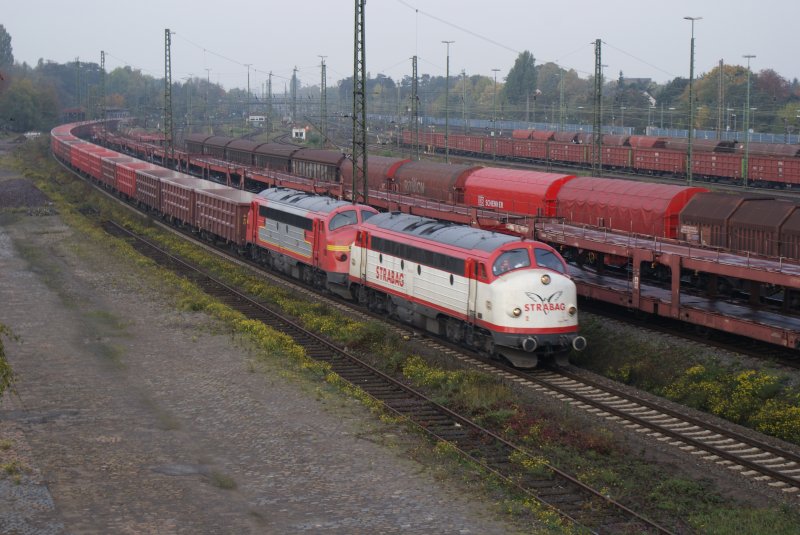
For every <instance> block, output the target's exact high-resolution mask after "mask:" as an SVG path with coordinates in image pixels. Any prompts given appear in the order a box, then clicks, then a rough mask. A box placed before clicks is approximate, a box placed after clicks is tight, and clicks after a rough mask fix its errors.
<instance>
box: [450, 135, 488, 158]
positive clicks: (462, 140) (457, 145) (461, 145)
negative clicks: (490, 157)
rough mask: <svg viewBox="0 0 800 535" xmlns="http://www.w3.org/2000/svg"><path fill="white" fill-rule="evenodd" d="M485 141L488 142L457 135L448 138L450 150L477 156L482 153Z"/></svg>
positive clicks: (481, 138)
mask: <svg viewBox="0 0 800 535" xmlns="http://www.w3.org/2000/svg"><path fill="white" fill-rule="evenodd" d="M485 141H488V138H484V137H481V136H464V135H460V134H457V135H454V136H450V148H451V149H456V150H458V151H459V152H465V153H468V154H479V153H482V152H483V146H484V142H485Z"/></svg>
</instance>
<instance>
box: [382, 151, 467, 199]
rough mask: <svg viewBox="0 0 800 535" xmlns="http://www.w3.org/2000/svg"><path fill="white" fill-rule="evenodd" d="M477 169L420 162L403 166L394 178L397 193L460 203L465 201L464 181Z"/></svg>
mask: <svg viewBox="0 0 800 535" xmlns="http://www.w3.org/2000/svg"><path fill="white" fill-rule="evenodd" d="M475 169H479V167H478V166H472V165H454V164H446V163H435V162H425V161H418V162H409V163H406V164H403V165H402V166H400V168H399V169H398V170H397V172H396V173H395V175H394V176H395V182H396V183H397V191H398V192H400V193H402V194H403V195H419V196H421V197H425V198H427V199H429V200H432V201H441V202H447V203H458V202H462V199H463V190H464V181H465V180H466V178H467V176H468V175H469V173H471V172H472V171H474V170H475Z"/></svg>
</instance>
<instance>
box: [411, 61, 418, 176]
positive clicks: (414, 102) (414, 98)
mask: <svg viewBox="0 0 800 535" xmlns="http://www.w3.org/2000/svg"><path fill="white" fill-rule="evenodd" d="M417 89H418V81H417V56H413V57H412V58H411V121H412V124H411V129H412V130H411V132H412V134H413V136H412V141H411V142H412V144H413V145H414V146H413V147H412V154H413V155H414V159H416V160H419V95H418V94H417Z"/></svg>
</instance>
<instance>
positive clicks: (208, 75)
mask: <svg viewBox="0 0 800 535" xmlns="http://www.w3.org/2000/svg"><path fill="white" fill-rule="evenodd" d="M210 86H211V69H209V68H206V102H205V107H206V109H205V116H206V117H205V119H206V126H207V127H208V132H207V133H208V134H211V133H213V129H212V128H211V114H210V113H209V109H208V88H209V87H210Z"/></svg>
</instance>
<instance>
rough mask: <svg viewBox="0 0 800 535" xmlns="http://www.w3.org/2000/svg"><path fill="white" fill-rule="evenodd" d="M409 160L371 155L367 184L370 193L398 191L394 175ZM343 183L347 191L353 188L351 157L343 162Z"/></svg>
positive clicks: (368, 161) (368, 163) (368, 162)
mask: <svg viewBox="0 0 800 535" xmlns="http://www.w3.org/2000/svg"><path fill="white" fill-rule="evenodd" d="M409 161H410V160H408V159H407V158H394V157H392V156H372V155H370V157H369V159H368V160H367V186H368V187H369V191H370V193H377V192H385V191H397V187H396V185H395V183H394V175H395V173H396V172H397V170H398V169H400V166H401V165H403V164H405V163H407V162H409ZM342 183H343V184H344V190H345V191H346V192H349V191H350V190H352V189H353V160H351V159H349V158H347V159H345V160H344V161H343V162H342ZM359 189H360V188H359Z"/></svg>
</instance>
